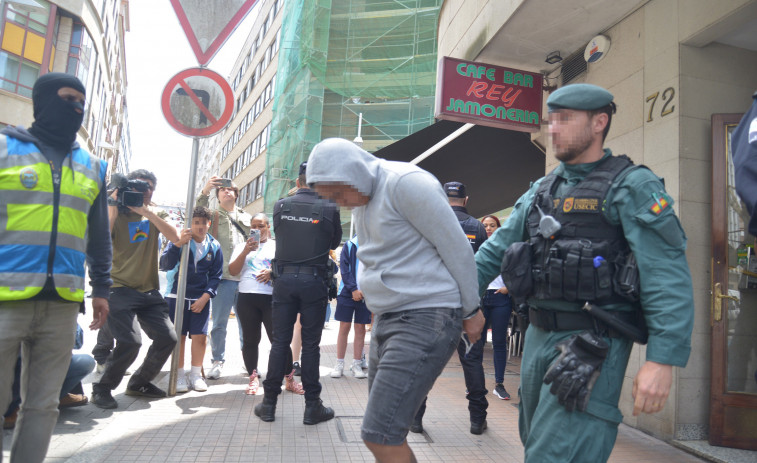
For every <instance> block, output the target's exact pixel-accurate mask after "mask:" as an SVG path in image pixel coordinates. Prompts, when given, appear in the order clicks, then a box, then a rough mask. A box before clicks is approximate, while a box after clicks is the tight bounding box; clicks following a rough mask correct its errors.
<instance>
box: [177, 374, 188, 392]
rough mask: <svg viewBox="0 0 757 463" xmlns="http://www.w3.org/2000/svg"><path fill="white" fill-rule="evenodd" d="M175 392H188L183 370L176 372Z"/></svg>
mask: <svg viewBox="0 0 757 463" xmlns="http://www.w3.org/2000/svg"><path fill="white" fill-rule="evenodd" d="M176 376H177V378H176V392H187V391H189V384H187V374H186V373H184V370H179V371H178V372H176Z"/></svg>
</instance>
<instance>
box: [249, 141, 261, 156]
mask: <svg viewBox="0 0 757 463" xmlns="http://www.w3.org/2000/svg"><path fill="white" fill-rule="evenodd" d="M258 154H260V149H259V148H258V137H255V139H254V140H252V143H250V162H252V161H254V160H255V158H257V157H258Z"/></svg>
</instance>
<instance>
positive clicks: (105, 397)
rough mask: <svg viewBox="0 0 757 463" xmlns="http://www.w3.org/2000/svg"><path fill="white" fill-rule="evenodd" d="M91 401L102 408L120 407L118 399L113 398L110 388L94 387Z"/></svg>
mask: <svg viewBox="0 0 757 463" xmlns="http://www.w3.org/2000/svg"><path fill="white" fill-rule="evenodd" d="M90 402H91V403H92V404H93V405H94V406H96V407H100V408H105V409H110V408H118V402H116V399H114V398H113V396H112V395H111V393H110V390H108V389H99V390H98V389H92V400H90Z"/></svg>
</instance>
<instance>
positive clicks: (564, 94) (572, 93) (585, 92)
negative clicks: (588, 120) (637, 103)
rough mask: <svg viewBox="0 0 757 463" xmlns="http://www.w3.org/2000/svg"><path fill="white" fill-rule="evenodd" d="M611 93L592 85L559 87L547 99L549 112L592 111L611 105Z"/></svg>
mask: <svg viewBox="0 0 757 463" xmlns="http://www.w3.org/2000/svg"><path fill="white" fill-rule="evenodd" d="M612 98H613V97H612V93H610V92H608V91H607V90H605V89H603V88H602V87H597V86H596V85H592V84H571V85H566V86H565V87H560V88H558V89H557V90H555V91H554V92H553V93H552V94H551V95H549V98H547V107H548V108H549V110H550V111H555V110H558V109H578V110H581V111H593V110H595V109H599V108H603V107H605V106H607V105H609V104H610V103H612Z"/></svg>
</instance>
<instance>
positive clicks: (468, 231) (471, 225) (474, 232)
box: [444, 182, 487, 253]
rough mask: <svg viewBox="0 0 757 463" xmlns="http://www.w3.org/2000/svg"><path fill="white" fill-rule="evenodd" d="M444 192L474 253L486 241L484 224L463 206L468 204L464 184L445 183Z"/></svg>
mask: <svg viewBox="0 0 757 463" xmlns="http://www.w3.org/2000/svg"><path fill="white" fill-rule="evenodd" d="M444 192H445V193H447V199H448V200H449V205H450V206H452V210H453V211H455V216H456V217H457V220H458V222H460V226H461V227H463V232H465V236H466V237H467V238H468V241H469V242H470V245H471V246H473V252H474V253H475V252H476V251H478V248H479V247H480V246H481V245H482V244H483V243H484V241H486V238H487V234H486V228H484V225H483V224H482V223H481V222H479V221H478V220H477V219H476V218H475V217H473V216H472V215H470V214H468V209H467V208H466V207H465V206H466V205H467V204H468V195H467V192H466V190H465V185H463V184H462V183H460V182H449V183H445V184H444Z"/></svg>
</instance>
